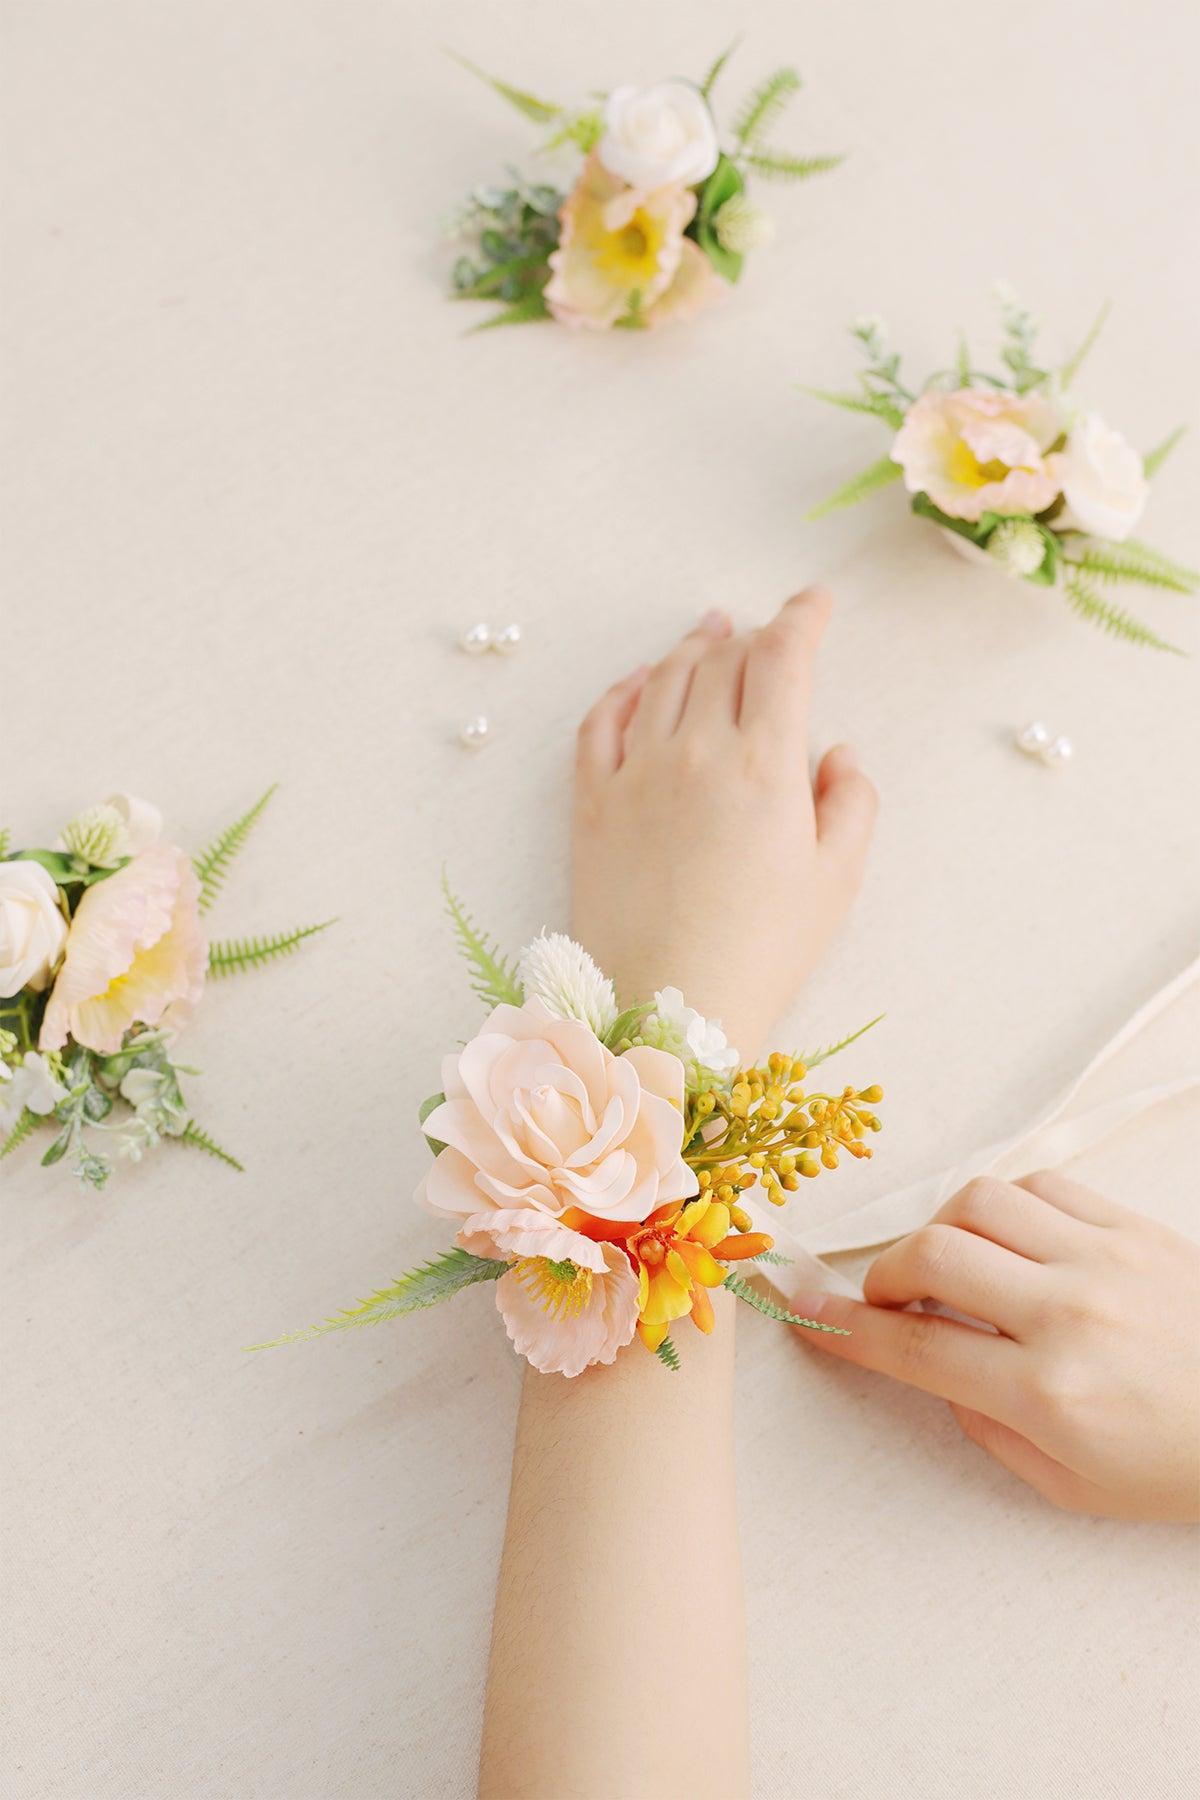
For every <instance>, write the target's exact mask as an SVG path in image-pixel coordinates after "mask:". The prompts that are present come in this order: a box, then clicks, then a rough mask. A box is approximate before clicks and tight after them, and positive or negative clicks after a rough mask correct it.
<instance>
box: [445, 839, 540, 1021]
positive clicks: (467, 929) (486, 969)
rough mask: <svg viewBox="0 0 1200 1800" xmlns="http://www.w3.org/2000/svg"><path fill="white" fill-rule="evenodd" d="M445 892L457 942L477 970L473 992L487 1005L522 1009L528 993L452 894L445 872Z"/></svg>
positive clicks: (472, 979)
mask: <svg viewBox="0 0 1200 1800" xmlns="http://www.w3.org/2000/svg"><path fill="white" fill-rule="evenodd" d="M442 893H443V894H444V896H445V900H446V911H447V912H448V913H449V914H450V921H451V923H452V925H453V926H454V934H455V936H456V937H457V939H458V947H459V949H460V950H461V952H462V954H463V956H464V957H465V958H466V961H467V964H468V966H469V968H471V969H472V970H473V971H474V972H473V974H472V977H471V989H472V992H474V993H476V994H478V996H479V998H480V999H481V1000H482V1001H483V1002H484V1003H485V1005H487V1006H520V1004H521V1002H522V1001H523V1000H524V998H525V993H524V990H523V989H522V987H521V984H520V982H519V981H518V980H517V975H516V969H515V968H514V967H513V965H512V963H510V962H509V961H508V959H507V958H506V957H503V956H501V955H499V953H498V952H497V950H496V948H495V946H494V944H493V943H492V942H491V940H490V939H489V938H486V937H485V936H484V935H483V933H482V932H481V931H480V930H479V929H478V928H477V927H476V925H475V923H474V921H473V920H472V919H471V917H470V916H469V914H468V913H467V912H466V911H465V909H464V907H463V904H462V902H461V901H460V900H458V899H457V898H456V897H455V895H454V893H453V892H452V890H451V887H450V882H449V880H448V878H447V875H446V871H445V870H444V869H443V870H442Z"/></svg>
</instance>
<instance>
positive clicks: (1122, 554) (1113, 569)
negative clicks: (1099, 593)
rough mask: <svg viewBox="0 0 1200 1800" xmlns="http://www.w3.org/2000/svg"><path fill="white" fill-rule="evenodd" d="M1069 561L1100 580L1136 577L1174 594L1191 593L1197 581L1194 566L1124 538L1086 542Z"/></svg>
mask: <svg viewBox="0 0 1200 1800" xmlns="http://www.w3.org/2000/svg"><path fill="white" fill-rule="evenodd" d="M1071 562H1072V565H1073V567H1075V568H1077V569H1083V570H1084V571H1085V572H1086V573H1087V574H1088V575H1095V576H1096V577H1097V579H1098V580H1100V581H1136V582H1140V583H1141V585H1142V586H1143V587H1157V588H1169V589H1170V590H1171V592H1172V593H1174V594H1194V593H1195V591H1196V588H1197V586H1198V585H1200V575H1198V574H1197V573H1196V571H1195V570H1194V569H1185V568H1184V567H1183V565H1182V563H1173V562H1171V561H1170V560H1169V558H1167V557H1165V556H1161V557H1160V556H1159V555H1157V553H1156V552H1154V551H1150V552H1149V553H1148V554H1147V552H1146V551H1144V550H1143V549H1142V548H1141V546H1140V545H1137V544H1134V543H1131V542H1128V541H1127V542H1125V543H1123V544H1108V543H1100V542H1097V543H1090V544H1086V545H1085V546H1084V548H1083V550H1082V551H1081V553H1080V554H1079V556H1077V557H1073V558H1072V559H1071Z"/></svg>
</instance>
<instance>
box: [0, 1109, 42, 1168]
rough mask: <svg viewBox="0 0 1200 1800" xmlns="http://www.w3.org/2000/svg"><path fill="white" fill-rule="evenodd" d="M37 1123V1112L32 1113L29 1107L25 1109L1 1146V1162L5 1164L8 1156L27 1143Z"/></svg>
mask: <svg viewBox="0 0 1200 1800" xmlns="http://www.w3.org/2000/svg"><path fill="white" fill-rule="evenodd" d="M37 1122H38V1116H37V1114H36V1113H35V1112H30V1110H29V1108H28V1107H27V1106H26V1107H23V1108H22V1111H21V1116H20V1118H19V1119H18V1120H17V1122H16V1124H15V1125H14V1126H13V1128H12V1130H11V1131H10V1132H9V1134H8V1136H7V1137H6V1138H5V1140H4V1142H3V1143H2V1144H0V1162H3V1161H4V1158H5V1157H6V1156H11V1155H12V1153H13V1151H14V1150H16V1149H19V1147H20V1146H21V1145H22V1144H23V1143H24V1142H25V1139H26V1138H27V1137H28V1136H29V1135H30V1133H31V1132H32V1130H33V1128H34V1126H35V1125H36V1124H37Z"/></svg>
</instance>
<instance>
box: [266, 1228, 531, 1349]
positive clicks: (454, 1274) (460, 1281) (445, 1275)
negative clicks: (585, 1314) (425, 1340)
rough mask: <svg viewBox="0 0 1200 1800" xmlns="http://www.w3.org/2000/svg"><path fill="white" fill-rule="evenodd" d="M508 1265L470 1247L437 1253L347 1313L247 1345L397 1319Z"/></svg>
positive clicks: (297, 1340)
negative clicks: (476, 1252) (475, 1253)
mask: <svg viewBox="0 0 1200 1800" xmlns="http://www.w3.org/2000/svg"><path fill="white" fill-rule="evenodd" d="M508 1268H509V1265H508V1263H506V1262H494V1261H492V1260H491V1259H490V1258H489V1257H484V1256H472V1255H471V1253H470V1251H468V1250H448V1251H447V1252H446V1253H445V1255H444V1256H435V1257H433V1258H432V1259H431V1260H430V1261H429V1262H427V1263H422V1264H421V1266H420V1267H419V1268H416V1269H410V1270H409V1271H408V1273H407V1275H402V1276H401V1277H400V1279H399V1281H395V1282H393V1283H392V1285H391V1287H386V1288H380V1289H379V1291H378V1292H377V1293H374V1294H372V1295H371V1297H370V1298H369V1299H368V1300H360V1301H359V1303H358V1305H357V1306H352V1307H350V1308H348V1310H347V1311H346V1312H341V1313H335V1314H334V1316H333V1318H332V1319H322V1321H321V1323H320V1324H319V1325H309V1326H308V1327H307V1329H306V1330H304V1331H293V1332H289V1333H288V1335H287V1336H286V1337H281V1338H272V1339H271V1340H270V1342H269V1343H266V1344H251V1345H249V1346H248V1347H249V1349H251V1350H274V1349H275V1348H276V1347H277V1346H278V1345H280V1344H303V1343H305V1342H307V1340H308V1339H309V1338H316V1337H324V1336H325V1334H326V1332H329V1331H353V1330H356V1329H357V1327H358V1326H360V1325H380V1324H382V1323H383V1321H384V1320H385V1319H397V1318H399V1317H400V1316H401V1315H402V1314H403V1313H410V1312H417V1311H419V1309H420V1308H421V1307H423V1306H436V1305H437V1304H438V1302H439V1301H441V1300H450V1299H452V1298H453V1297H454V1295H455V1294H457V1293H460V1292H461V1291H462V1289H463V1288H467V1287H474V1286H475V1284H476V1283H477V1282H480V1281H499V1279H500V1277H501V1276H502V1275H506V1274H507V1273H508Z"/></svg>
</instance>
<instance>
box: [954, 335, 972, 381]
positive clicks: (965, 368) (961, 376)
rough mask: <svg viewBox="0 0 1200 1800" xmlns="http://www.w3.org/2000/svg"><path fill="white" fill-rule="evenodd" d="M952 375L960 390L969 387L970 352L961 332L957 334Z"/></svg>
mask: <svg viewBox="0 0 1200 1800" xmlns="http://www.w3.org/2000/svg"><path fill="white" fill-rule="evenodd" d="M954 374H955V377H956V379H957V381H958V385H959V387H960V388H963V387H970V385H971V350H970V346H969V345H968V343H967V340H966V336H965V334H964V333H963V332H961V331H960V332H959V334H958V351H957V354H956V355H955V358H954Z"/></svg>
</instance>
